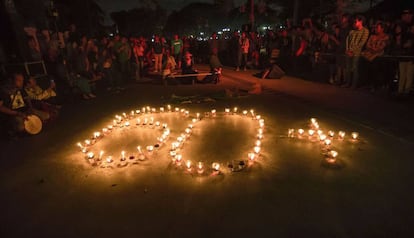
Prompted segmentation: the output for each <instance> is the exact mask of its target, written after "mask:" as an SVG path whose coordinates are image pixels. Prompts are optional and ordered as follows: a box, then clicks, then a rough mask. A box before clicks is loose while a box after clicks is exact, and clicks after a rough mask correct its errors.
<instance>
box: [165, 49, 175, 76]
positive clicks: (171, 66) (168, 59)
mask: <svg viewBox="0 0 414 238" xmlns="http://www.w3.org/2000/svg"><path fill="white" fill-rule="evenodd" d="M176 66H177V63H176V61H175V58H174V56H172V55H171V53H170V50H169V49H166V50H165V61H164V65H163V67H162V68H163V71H162V76H163V77H166V76H167V75H170V74H172V73H173V72H174V70H175V67H176Z"/></svg>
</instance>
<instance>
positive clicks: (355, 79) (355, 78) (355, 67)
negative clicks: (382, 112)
mask: <svg viewBox="0 0 414 238" xmlns="http://www.w3.org/2000/svg"><path fill="white" fill-rule="evenodd" d="M351 60H352V66H351V67H352V70H351V71H352V88H357V87H358V86H359V57H358V56H354V57H352V59H351Z"/></svg>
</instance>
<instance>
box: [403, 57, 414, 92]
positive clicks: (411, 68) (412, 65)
mask: <svg viewBox="0 0 414 238" xmlns="http://www.w3.org/2000/svg"><path fill="white" fill-rule="evenodd" d="M413 77H414V62H413V61H410V62H407V79H406V84H405V93H407V94H408V93H410V91H411V89H412V86H413Z"/></svg>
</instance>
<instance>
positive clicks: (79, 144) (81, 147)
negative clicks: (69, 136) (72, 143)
mask: <svg viewBox="0 0 414 238" xmlns="http://www.w3.org/2000/svg"><path fill="white" fill-rule="evenodd" d="M76 145H77V146H79V148H80V149H81V150H82V149H83V146H82V143H80V142H78V144H76Z"/></svg>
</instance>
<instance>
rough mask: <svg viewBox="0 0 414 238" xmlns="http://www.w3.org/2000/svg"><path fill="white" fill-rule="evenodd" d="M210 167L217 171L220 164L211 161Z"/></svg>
mask: <svg viewBox="0 0 414 238" xmlns="http://www.w3.org/2000/svg"><path fill="white" fill-rule="evenodd" d="M211 167H212V168H213V169H214V170H215V171H219V170H220V164H219V163H213V164H212V165H211Z"/></svg>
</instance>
